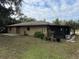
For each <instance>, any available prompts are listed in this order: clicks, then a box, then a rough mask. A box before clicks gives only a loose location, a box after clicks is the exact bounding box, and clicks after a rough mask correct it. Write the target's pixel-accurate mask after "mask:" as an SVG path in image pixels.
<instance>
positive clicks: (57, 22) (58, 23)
mask: <svg viewBox="0 0 79 59" xmlns="http://www.w3.org/2000/svg"><path fill="white" fill-rule="evenodd" d="M53 23H54V24H56V25H60V24H61V21H60V20H59V19H58V18H57V19H56V20H55V21H53Z"/></svg>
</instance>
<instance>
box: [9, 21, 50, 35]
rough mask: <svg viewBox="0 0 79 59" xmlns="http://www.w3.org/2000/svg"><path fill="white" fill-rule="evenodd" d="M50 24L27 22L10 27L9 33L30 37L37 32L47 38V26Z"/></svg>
mask: <svg viewBox="0 0 79 59" xmlns="http://www.w3.org/2000/svg"><path fill="white" fill-rule="evenodd" d="M48 25H49V23H48V22H41V21H38V22H37V21H36V22H34V21H33V22H25V23H19V24H13V25H9V26H8V32H9V33H17V34H21V35H24V33H26V34H28V35H34V33H35V32H43V33H44V34H45V35H46V36H47V26H48Z"/></svg>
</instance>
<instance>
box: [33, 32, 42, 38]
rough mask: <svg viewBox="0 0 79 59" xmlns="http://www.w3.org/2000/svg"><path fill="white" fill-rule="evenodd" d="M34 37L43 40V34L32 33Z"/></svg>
mask: <svg viewBox="0 0 79 59" xmlns="http://www.w3.org/2000/svg"><path fill="white" fill-rule="evenodd" d="M34 37H37V38H40V39H43V38H44V34H43V33H42V32H35V33H34Z"/></svg>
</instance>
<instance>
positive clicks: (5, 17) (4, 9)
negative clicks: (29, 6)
mask: <svg viewBox="0 0 79 59" xmlns="http://www.w3.org/2000/svg"><path fill="white" fill-rule="evenodd" d="M21 1H22V0H0V27H1V28H2V27H4V28H5V26H6V25H8V24H12V23H14V22H15V19H12V18H11V16H12V15H15V14H20V8H19V7H20V5H21ZM0 31H1V30H0Z"/></svg>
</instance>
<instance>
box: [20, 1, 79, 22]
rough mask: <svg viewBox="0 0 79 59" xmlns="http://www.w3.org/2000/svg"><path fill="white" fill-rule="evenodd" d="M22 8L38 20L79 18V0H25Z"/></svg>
mask: <svg viewBox="0 0 79 59" xmlns="http://www.w3.org/2000/svg"><path fill="white" fill-rule="evenodd" d="M21 10H22V12H23V13H24V15H26V16H27V17H32V18H36V19H37V20H44V19H46V20H47V21H52V20H53V19H56V18H59V19H61V20H70V19H79V0H23V2H22V8H21Z"/></svg>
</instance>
